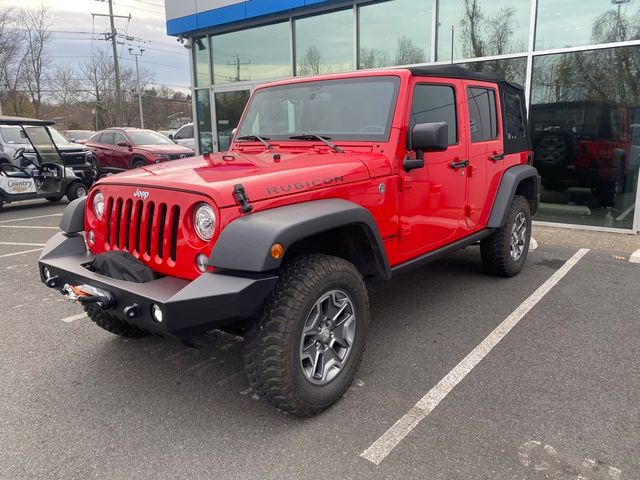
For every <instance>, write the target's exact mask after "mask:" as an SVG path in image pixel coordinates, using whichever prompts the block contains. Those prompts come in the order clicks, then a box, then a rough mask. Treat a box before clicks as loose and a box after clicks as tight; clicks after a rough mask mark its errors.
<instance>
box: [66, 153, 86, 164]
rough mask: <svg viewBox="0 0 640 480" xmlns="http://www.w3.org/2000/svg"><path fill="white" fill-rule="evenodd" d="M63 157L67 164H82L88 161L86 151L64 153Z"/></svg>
mask: <svg viewBox="0 0 640 480" xmlns="http://www.w3.org/2000/svg"><path fill="white" fill-rule="evenodd" d="M62 158H63V160H64V163H65V165H82V164H83V163H85V162H86V161H87V154H86V153H63V154H62Z"/></svg>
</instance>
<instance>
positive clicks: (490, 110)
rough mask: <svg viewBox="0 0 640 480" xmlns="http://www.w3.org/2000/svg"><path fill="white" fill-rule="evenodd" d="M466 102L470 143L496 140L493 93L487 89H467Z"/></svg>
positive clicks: (494, 97)
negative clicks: (467, 105)
mask: <svg viewBox="0 0 640 480" xmlns="http://www.w3.org/2000/svg"><path fill="white" fill-rule="evenodd" d="M467 100H468V102H469V123H470V126H471V141H472V142H482V141H484V140H491V139H494V138H498V119H497V116H496V94H495V92H494V91H493V90H491V89H488V88H478V87H472V88H468V89H467Z"/></svg>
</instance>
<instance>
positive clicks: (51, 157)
mask: <svg viewBox="0 0 640 480" xmlns="http://www.w3.org/2000/svg"><path fill="white" fill-rule="evenodd" d="M25 131H26V132H27V135H28V136H29V140H31V144H32V145H33V146H34V147H35V149H36V150H37V151H38V153H39V154H40V157H41V158H42V160H43V161H46V162H59V161H60V157H59V155H58V151H57V150H56V147H55V145H54V144H53V142H52V141H51V137H53V139H54V140H55V142H56V144H57V145H60V144H65V145H66V144H68V143H69V142H68V141H67V139H66V138H64V137H63V136H62V135H60V134H59V133H58V132H57V131H56V130H54V129H53V128H51V129H49V132H50V133H51V137H49V134H48V133H47V127H25Z"/></svg>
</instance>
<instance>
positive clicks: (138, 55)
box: [129, 48, 144, 128]
mask: <svg viewBox="0 0 640 480" xmlns="http://www.w3.org/2000/svg"><path fill="white" fill-rule="evenodd" d="M143 53H144V48H138V53H133V48H130V49H129V55H133V56H134V57H136V85H137V87H136V89H137V90H138V108H140V128H144V114H143V113H142V90H141V89H140V69H139V68H138V57H141V56H142V54H143Z"/></svg>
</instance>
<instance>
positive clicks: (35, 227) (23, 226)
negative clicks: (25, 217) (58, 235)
mask: <svg viewBox="0 0 640 480" xmlns="http://www.w3.org/2000/svg"><path fill="white" fill-rule="evenodd" d="M0 228H32V229H36V230H37V229H41V230H60V227H38V226H36V225H0Z"/></svg>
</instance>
